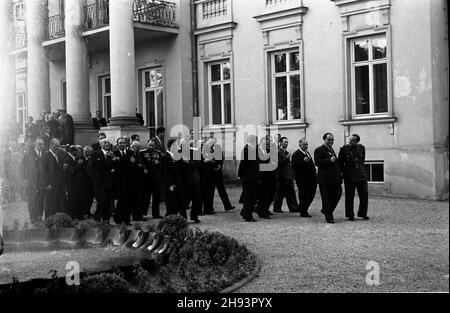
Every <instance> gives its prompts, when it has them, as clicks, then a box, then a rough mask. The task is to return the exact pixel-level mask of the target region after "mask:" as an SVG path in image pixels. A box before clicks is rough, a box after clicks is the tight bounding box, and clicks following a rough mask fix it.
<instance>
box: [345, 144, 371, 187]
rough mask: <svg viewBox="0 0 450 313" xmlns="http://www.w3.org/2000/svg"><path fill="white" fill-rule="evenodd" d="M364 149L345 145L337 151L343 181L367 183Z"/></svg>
mask: <svg viewBox="0 0 450 313" xmlns="http://www.w3.org/2000/svg"><path fill="white" fill-rule="evenodd" d="M365 161H366V148H365V147H364V146H363V145H360V144H358V145H357V146H355V147H352V146H350V145H345V146H343V147H342V148H341V149H340V150H339V165H340V167H341V169H342V175H343V177H344V179H345V180H348V181H351V182H361V181H367V174H366V169H365V167H364V162H365Z"/></svg>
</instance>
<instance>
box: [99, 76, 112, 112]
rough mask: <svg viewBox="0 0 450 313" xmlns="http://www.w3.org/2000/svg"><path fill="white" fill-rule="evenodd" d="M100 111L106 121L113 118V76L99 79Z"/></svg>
mask: <svg viewBox="0 0 450 313" xmlns="http://www.w3.org/2000/svg"><path fill="white" fill-rule="evenodd" d="M99 109H100V110H101V111H102V114H103V117H104V118H106V120H109V119H110V118H111V76H109V75H107V76H101V77H99Z"/></svg>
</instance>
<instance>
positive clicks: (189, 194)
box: [184, 183, 202, 221]
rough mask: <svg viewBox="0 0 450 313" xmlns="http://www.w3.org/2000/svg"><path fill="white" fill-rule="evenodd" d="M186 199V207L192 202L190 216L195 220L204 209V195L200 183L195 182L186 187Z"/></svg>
mask: <svg viewBox="0 0 450 313" xmlns="http://www.w3.org/2000/svg"><path fill="white" fill-rule="evenodd" d="M184 199H185V201H186V203H185V207H186V209H188V208H189V204H190V203H191V202H192V207H191V213H190V218H191V220H193V221H195V220H197V219H198V215H199V214H200V213H201V210H202V195H201V187H200V183H195V184H192V185H190V186H185V187H184Z"/></svg>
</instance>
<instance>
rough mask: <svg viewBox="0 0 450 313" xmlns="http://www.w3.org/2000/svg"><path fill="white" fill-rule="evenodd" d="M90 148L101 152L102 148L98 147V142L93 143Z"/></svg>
mask: <svg viewBox="0 0 450 313" xmlns="http://www.w3.org/2000/svg"><path fill="white" fill-rule="evenodd" d="M91 148H92V149H93V150H94V151H99V150H102V147H101V146H100V143H99V142H96V143H93V144H92V145H91Z"/></svg>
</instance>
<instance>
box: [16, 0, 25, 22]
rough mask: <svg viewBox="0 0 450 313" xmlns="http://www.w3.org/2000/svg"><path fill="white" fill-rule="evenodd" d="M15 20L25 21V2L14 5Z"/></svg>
mask: <svg viewBox="0 0 450 313" xmlns="http://www.w3.org/2000/svg"><path fill="white" fill-rule="evenodd" d="M14 20H16V21H23V20H25V4H24V3H23V1H21V2H18V3H16V4H14Z"/></svg>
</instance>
